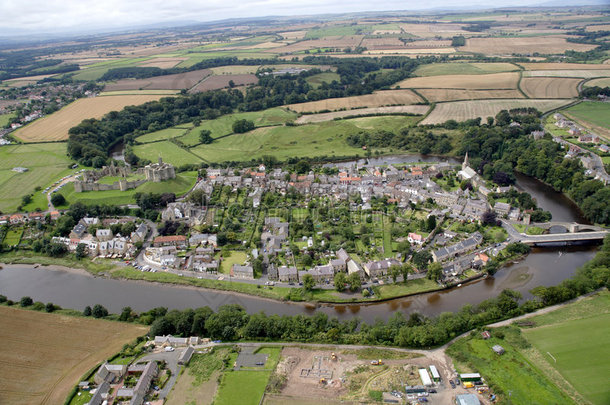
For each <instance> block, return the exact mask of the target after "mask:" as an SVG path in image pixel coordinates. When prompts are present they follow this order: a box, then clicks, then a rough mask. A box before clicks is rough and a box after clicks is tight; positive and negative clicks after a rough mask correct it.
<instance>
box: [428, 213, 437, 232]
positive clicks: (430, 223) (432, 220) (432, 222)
mask: <svg viewBox="0 0 610 405" xmlns="http://www.w3.org/2000/svg"><path fill="white" fill-rule="evenodd" d="M434 228H436V216H434V215H430V216H429V217H428V219H426V231H428V232H432V231H433V230H434Z"/></svg>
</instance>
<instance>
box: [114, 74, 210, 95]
mask: <svg viewBox="0 0 610 405" xmlns="http://www.w3.org/2000/svg"><path fill="white" fill-rule="evenodd" d="M211 74H212V71H211V70H209V69H202V70H194V71H192V72H186V73H178V74H175V75H165V76H155V77H150V78H148V79H136V80H134V79H123V80H119V81H117V82H114V83H109V84H107V85H106V87H105V88H104V90H105V91H118V90H140V89H142V90H182V89H190V88H191V87H193V86H195V85H196V84H197V83H199V82H200V81H201V80H203V79H204V78H206V77H207V76H209V75H211Z"/></svg>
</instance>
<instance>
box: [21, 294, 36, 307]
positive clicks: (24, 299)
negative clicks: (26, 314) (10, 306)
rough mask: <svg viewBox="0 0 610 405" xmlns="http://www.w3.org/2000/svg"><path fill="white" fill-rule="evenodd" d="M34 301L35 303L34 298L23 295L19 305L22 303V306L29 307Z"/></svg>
mask: <svg viewBox="0 0 610 405" xmlns="http://www.w3.org/2000/svg"><path fill="white" fill-rule="evenodd" d="M33 303H34V300H33V299H32V298H30V297H27V296H26V297H22V298H21V300H20V301H19V305H21V306H22V307H29V306H30V305H32V304H33Z"/></svg>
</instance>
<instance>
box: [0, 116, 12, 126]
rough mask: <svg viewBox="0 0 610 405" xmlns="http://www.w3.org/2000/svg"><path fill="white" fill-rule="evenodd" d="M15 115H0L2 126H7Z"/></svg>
mask: <svg viewBox="0 0 610 405" xmlns="http://www.w3.org/2000/svg"><path fill="white" fill-rule="evenodd" d="M14 116H15V114H14V113H10V114H1V115H0V128H4V126H6V124H8V123H9V122H10V121H11V119H12V118H13V117H14Z"/></svg>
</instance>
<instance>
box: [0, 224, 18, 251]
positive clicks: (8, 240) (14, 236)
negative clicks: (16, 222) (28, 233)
mask: <svg viewBox="0 0 610 405" xmlns="http://www.w3.org/2000/svg"><path fill="white" fill-rule="evenodd" d="M21 235H23V228H10V229H9V230H8V232H7V233H6V236H5V237H4V240H3V241H2V244H3V245H5V246H8V247H13V246H17V245H18V244H19V242H20V241H21Z"/></svg>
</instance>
